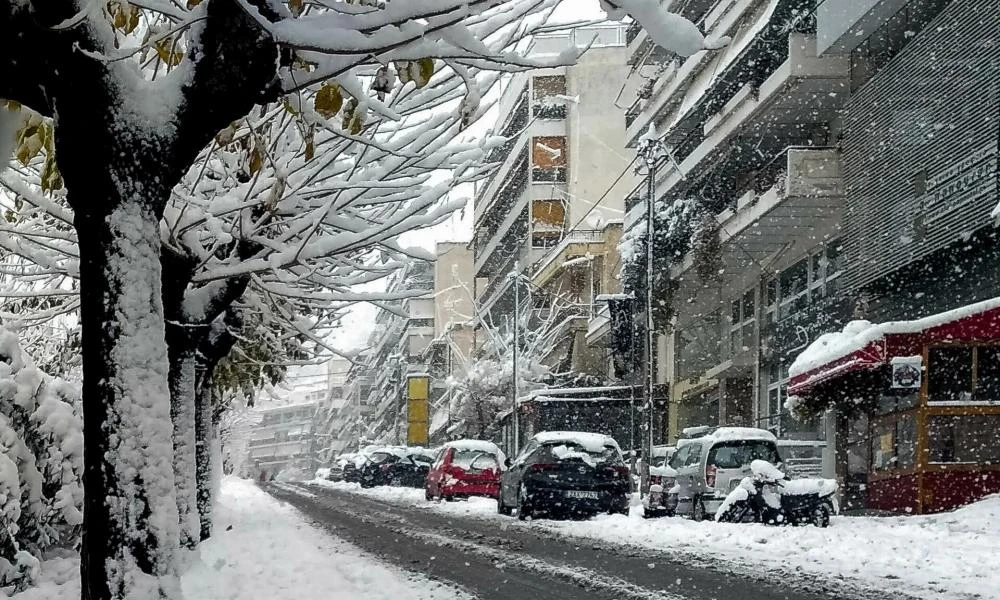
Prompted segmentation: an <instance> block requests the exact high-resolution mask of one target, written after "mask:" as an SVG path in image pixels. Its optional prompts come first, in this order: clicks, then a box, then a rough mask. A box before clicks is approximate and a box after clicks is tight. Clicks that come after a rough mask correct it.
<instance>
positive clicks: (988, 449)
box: [927, 415, 1000, 464]
mask: <svg viewBox="0 0 1000 600" xmlns="http://www.w3.org/2000/svg"><path fill="white" fill-rule="evenodd" d="M998 429H1000V415H935V416H931V417H929V418H928V419H927V433H928V442H929V444H928V454H929V456H928V460H929V461H930V462H932V463H968V464H997V463H1000V444H997V443H996V432H997V431H998Z"/></svg>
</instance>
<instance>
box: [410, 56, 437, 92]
mask: <svg viewBox="0 0 1000 600" xmlns="http://www.w3.org/2000/svg"><path fill="white" fill-rule="evenodd" d="M433 75H434V60H433V59H430V58H421V59H420V60H418V61H417V69H416V73H413V82H414V83H416V84H417V87H418V88H421V87H424V86H425V85H427V84H428V83H430V81H431V77H432V76H433Z"/></svg>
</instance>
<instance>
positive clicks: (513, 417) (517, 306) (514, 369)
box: [510, 261, 521, 456]
mask: <svg viewBox="0 0 1000 600" xmlns="http://www.w3.org/2000/svg"><path fill="white" fill-rule="evenodd" d="M519 262H520V261H514V270H513V271H511V273H510V277H511V279H513V281H514V351H513V352H512V354H513V357H514V358H513V364H512V365H511V379H512V380H513V382H512V385H511V388H512V390H511V396H512V397H511V401H510V406H511V413H510V423H511V427H512V428H513V430H514V435H513V436H512V437H511V442H512V444H513V450H514V451H513V452H512V453H511V454H512V456H516V455H517V452H518V450H520V448H521V431H520V429H521V423H520V422H521V418H520V416H519V415H518V414H517V397H518V390H519V388H520V387H521V385H520V384H521V381H520V377H519V375H520V374H519V373H518V365H517V354H518V346H520V341H521V340H520V331H521V291H520V289H519V287H520V286H518V283H519V282H518V275H519V273H520V269H519V267H520V264H519Z"/></svg>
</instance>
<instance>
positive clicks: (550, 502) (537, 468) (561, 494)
mask: <svg viewBox="0 0 1000 600" xmlns="http://www.w3.org/2000/svg"><path fill="white" fill-rule="evenodd" d="M631 486H632V484H631V479H630V475H629V469H628V466H626V465H625V462H624V460H622V452H621V449H620V448H619V447H618V443H617V442H615V440H614V439H613V438H611V437H609V436H606V435H602V434H598V433H585V432H577V431H547V432H542V433H539V434H536V435H535V436H534V437H533V438H531V440H530V441H529V442H528V443H527V444H526V445H525V446H524V448H523V449H522V450H521V452H520V453H518V455H517V457H516V458H514V460H513V462H512V463H511V465H510V467H509V468H508V469H507V471H505V472H504V473H503V475H501V476H500V497H499V498H498V499H497V510H498V512H500V513H501V514H508V515H509V514H512V513H513V511H515V510H516V511H517V516H518V518H520V519H525V518H528V517H531V516H534V515H537V514H540V513H545V514H554V513H568V514H595V513H598V512H609V513H619V514H628V510H629V496H630V493H631Z"/></svg>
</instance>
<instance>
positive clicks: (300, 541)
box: [14, 478, 468, 600]
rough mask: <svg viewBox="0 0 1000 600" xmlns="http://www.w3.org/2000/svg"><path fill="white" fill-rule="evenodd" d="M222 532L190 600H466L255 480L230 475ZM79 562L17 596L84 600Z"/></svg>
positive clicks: (195, 570) (185, 579) (56, 565)
mask: <svg viewBox="0 0 1000 600" xmlns="http://www.w3.org/2000/svg"><path fill="white" fill-rule="evenodd" d="M216 522H217V523H218V524H219V527H218V528H217V531H216V533H215V534H214V535H213V537H212V538H210V539H209V540H208V541H206V542H205V543H203V544H202V545H201V546H200V560H197V561H195V562H194V564H192V565H191V566H190V568H189V570H188V571H187V572H186V573H184V574H183V576H182V579H181V585H182V587H183V590H184V597H185V598H189V599H197V600H202V599H204V600H279V599H281V600H284V599H292V598H294V599H296V600H338V599H342V600H353V599H356V598H365V599H366V600H398V599H399V598H413V599H416V600H452V599H455V600H466V599H467V598H468V596H467V595H466V594H464V593H462V592H461V591H460V590H456V589H454V588H446V587H444V586H442V585H441V584H438V583H435V582H433V581H430V580H427V579H424V578H421V577H417V576H412V575H409V574H405V573H404V572H403V571H402V570H398V569H396V568H393V567H392V566H390V565H386V564H384V563H381V562H380V561H379V560H378V559H376V558H374V557H371V556H367V555H364V554H362V553H361V551H360V550H359V549H358V548H356V547H355V546H353V545H351V544H348V543H347V542H344V541H341V540H338V539H337V538H334V537H331V536H330V535H329V534H327V533H325V532H323V531H320V530H319V529H316V528H315V527H313V526H311V525H309V524H308V523H307V522H306V521H305V519H303V518H302V517H301V516H299V514H298V512H297V511H296V510H295V509H293V508H292V507H290V506H289V505H287V504H284V503H281V502H279V501H277V500H275V499H273V498H271V497H270V496H268V495H267V494H265V493H264V492H262V491H261V490H259V489H258V488H256V487H255V486H254V485H253V484H252V483H250V482H248V481H244V480H240V479H235V478H227V479H225V480H224V481H223V484H222V493H221V496H220V498H219V506H218V508H217V512H216ZM79 570H80V562H79V560H78V559H75V558H73V559H70V558H60V559H55V560H48V561H45V562H44V563H42V566H41V571H42V573H41V582H40V585H39V587H37V588H32V589H30V590H27V591H25V592H22V593H20V594H15V595H14V598H15V600H78V599H79V598H80V578H79Z"/></svg>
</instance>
